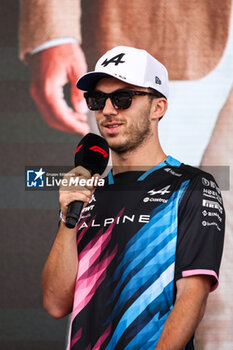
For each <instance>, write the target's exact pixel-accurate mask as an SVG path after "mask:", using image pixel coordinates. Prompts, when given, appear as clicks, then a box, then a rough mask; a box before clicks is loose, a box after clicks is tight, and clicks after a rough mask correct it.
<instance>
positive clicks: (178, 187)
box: [68, 156, 224, 350]
mask: <svg viewBox="0 0 233 350" xmlns="http://www.w3.org/2000/svg"><path fill="white" fill-rule="evenodd" d="M223 237H224V209H223V203H222V198H221V194H220V191H219V188H218V186H217V184H216V182H215V180H214V178H213V177H212V176H211V175H210V174H208V173H205V172H203V171H201V170H199V169H196V168H193V167H190V166H187V165H184V164H181V163H180V162H179V161H177V160H175V159H174V158H172V157H170V156H169V157H168V158H167V159H166V160H165V161H164V162H162V163H160V164H158V165H157V166H155V167H154V168H152V169H150V170H148V171H146V172H140V171H133V172H125V173H120V174H117V175H116V176H113V175H112V173H111V172H110V173H109V175H108V179H107V180H106V184H105V186H104V187H98V188H97V189H96V191H95V193H94V195H93V197H92V199H91V201H90V202H89V204H88V206H87V207H86V208H84V210H83V211H82V215H81V218H80V221H79V224H78V235H77V249H78V256H79V267H78V275H77V281H76V286H75V296H74V305H73V314H72V320H71V328H70V335H69V345H68V349H72V350H75V349H78V350H97V349H101V350H102V349H104V350H114V349H116V350H122V349H124V350H154V349H155V346H156V344H157V342H158V340H159V337H160V335H161V332H162V330H163V326H164V323H165V322H166V319H167V317H168V315H169V313H170V311H171V309H172V307H173V304H174V301H175V296H176V283H175V282H176V281H177V280H178V279H180V278H185V277H187V276H192V275H197V274H198V275H199V274H202V275H210V276H212V281H213V282H212V289H215V288H216V286H217V284H218V272H219V265H220V260H221V255H222V248H223ZM185 349H186V350H190V349H194V347H193V338H192V339H190V341H189V343H188V344H187V345H186V347H185Z"/></svg>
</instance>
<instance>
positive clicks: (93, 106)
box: [84, 92, 106, 111]
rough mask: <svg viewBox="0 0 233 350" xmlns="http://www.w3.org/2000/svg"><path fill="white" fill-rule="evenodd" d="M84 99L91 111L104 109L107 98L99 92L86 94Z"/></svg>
mask: <svg viewBox="0 0 233 350" xmlns="http://www.w3.org/2000/svg"><path fill="white" fill-rule="evenodd" d="M84 97H85V99H86V102H87V106H88V108H89V109H90V110H91V111H98V110H101V109H104V106H105V101H106V97H105V96H104V95H103V94H101V93H98V92H93V93H88V92H85V94H84Z"/></svg>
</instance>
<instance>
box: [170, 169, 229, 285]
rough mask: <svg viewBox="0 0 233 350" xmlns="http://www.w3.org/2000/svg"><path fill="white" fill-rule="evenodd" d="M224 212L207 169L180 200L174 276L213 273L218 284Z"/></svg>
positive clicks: (215, 185) (191, 182) (213, 181)
mask: <svg viewBox="0 0 233 350" xmlns="http://www.w3.org/2000/svg"><path fill="white" fill-rule="evenodd" d="M224 230H225V212H224V207H223V201H222V197H221V193H220V190H219V188H218V185H217V183H216V181H215V180H214V178H213V177H212V176H211V175H210V174H208V173H201V174H199V175H197V176H195V177H194V178H193V179H192V180H191V181H190V184H189V186H188V188H187V190H186V192H185V193H184V195H183V198H182V199H181V201H180V204H179V213H178V237H177V249H176V264H175V280H178V279H180V278H182V277H188V276H193V275H209V276H212V277H213V283H212V290H214V289H216V288H217V286H218V275H219V267H220V262H221V257H222V251H223V242H224Z"/></svg>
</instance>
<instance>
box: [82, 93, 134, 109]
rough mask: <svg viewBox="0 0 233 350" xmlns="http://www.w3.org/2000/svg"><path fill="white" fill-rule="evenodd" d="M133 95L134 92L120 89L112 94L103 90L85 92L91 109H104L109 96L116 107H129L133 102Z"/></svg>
mask: <svg viewBox="0 0 233 350" xmlns="http://www.w3.org/2000/svg"><path fill="white" fill-rule="evenodd" d="M133 95H134V94H133V92H131V91H129V90H120V91H116V92H114V93H112V94H105V93H103V92H98V91H92V92H85V93H84V97H85V99H86V102H87V106H88V108H89V109H90V110H91V111H99V110H102V109H104V106H105V103H106V100H107V98H108V97H110V98H111V101H112V103H113V105H114V107H115V108H116V109H126V108H129V107H130V105H131V102H132V97H133Z"/></svg>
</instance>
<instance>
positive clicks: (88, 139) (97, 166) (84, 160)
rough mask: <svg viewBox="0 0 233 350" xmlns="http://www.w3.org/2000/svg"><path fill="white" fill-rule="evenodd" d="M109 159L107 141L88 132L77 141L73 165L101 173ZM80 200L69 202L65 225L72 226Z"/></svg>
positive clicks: (77, 217)
mask: <svg viewBox="0 0 233 350" xmlns="http://www.w3.org/2000/svg"><path fill="white" fill-rule="evenodd" d="M108 159H109V148H108V143H107V141H106V140H105V139H104V138H103V137H101V136H99V135H96V134H92V133H89V134H87V135H86V136H84V137H83V138H82V140H81V141H80V142H79V144H78V146H77V149H76V152H75V158H74V163H75V167H77V166H78V165H81V166H83V167H84V168H86V169H87V170H89V171H90V173H91V175H94V174H96V173H98V174H100V175H101V174H102V173H103V172H104V170H105V169H106V166H107V164H108ZM83 204H84V203H83V202H82V201H73V202H71V203H70V204H69V206H68V210H67V214H66V222H65V225H66V227H68V228H74V227H75V225H76V223H77V221H78V219H79V216H80V213H81V211H82V208H83Z"/></svg>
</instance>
